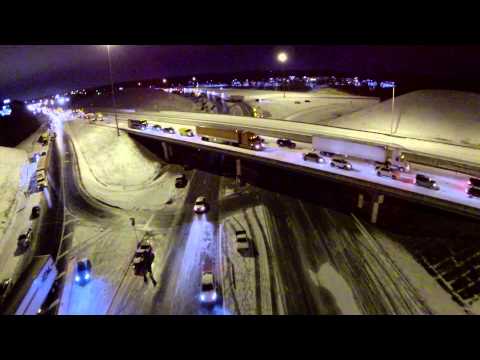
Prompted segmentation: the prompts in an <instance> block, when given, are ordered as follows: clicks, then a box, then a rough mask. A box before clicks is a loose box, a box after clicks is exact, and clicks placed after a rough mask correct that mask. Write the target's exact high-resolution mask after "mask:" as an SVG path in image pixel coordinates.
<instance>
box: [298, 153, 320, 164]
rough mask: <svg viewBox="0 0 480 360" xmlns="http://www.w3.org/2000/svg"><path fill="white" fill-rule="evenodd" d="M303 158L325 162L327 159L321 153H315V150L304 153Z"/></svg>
mask: <svg viewBox="0 0 480 360" xmlns="http://www.w3.org/2000/svg"><path fill="white" fill-rule="evenodd" d="M303 160H305V161H312V162H316V163H323V162H325V160H324V159H323V158H322V157H321V156H320V155H318V154H317V153H314V152H309V153H306V154H303Z"/></svg>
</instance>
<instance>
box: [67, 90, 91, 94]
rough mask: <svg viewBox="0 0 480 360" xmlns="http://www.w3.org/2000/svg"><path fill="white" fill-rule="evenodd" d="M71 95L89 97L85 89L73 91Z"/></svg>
mask: <svg viewBox="0 0 480 360" xmlns="http://www.w3.org/2000/svg"><path fill="white" fill-rule="evenodd" d="M70 95H87V91H86V90H85V89H82V90H72V91H70Z"/></svg>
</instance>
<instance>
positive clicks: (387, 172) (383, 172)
mask: <svg viewBox="0 0 480 360" xmlns="http://www.w3.org/2000/svg"><path fill="white" fill-rule="evenodd" d="M375 170H376V171H377V175H378V176H386V177H391V178H392V179H393V180H397V179H398V178H399V176H398V173H397V171H396V170H394V169H392V168H390V167H387V166H377V168H376V169H375Z"/></svg>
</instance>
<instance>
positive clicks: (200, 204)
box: [193, 196, 209, 214]
mask: <svg viewBox="0 0 480 360" xmlns="http://www.w3.org/2000/svg"><path fill="white" fill-rule="evenodd" d="M208 208H209V206H208V204H207V201H206V200H205V197H204V196H199V197H198V198H197V199H196V200H195V205H193V211H194V212H195V213H197V214H202V213H205V212H207V211H208Z"/></svg>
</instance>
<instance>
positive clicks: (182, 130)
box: [178, 128, 194, 137]
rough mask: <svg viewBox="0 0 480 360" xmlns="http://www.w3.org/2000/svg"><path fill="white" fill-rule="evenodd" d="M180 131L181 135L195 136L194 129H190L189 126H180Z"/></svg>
mask: <svg viewBox="0 0 480 360" xmlns="http://www.w3.org/2000/svg"><path fill="white" fill-rule="evenodd" d="M178 133H179V134H180V135H181V136H190V137H191V136H193V135H194V134H193V131H192V129H188V128H180V129H179V130H178Z"/></svg>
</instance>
